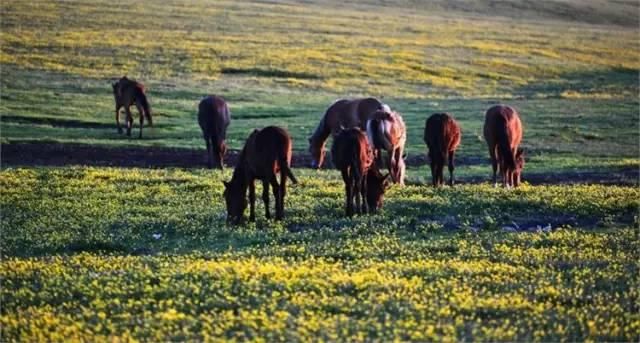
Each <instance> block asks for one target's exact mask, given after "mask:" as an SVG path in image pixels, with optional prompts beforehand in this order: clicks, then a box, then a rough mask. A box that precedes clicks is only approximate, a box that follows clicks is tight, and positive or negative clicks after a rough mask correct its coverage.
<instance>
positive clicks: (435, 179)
mask: <svg viewBox="0 0 640 343" xmlns="http://www.w3.org/2000/svg"><path fill="white" fill-rule="evenodd" d="M429 166H430V167H431V184H432V185H433V187H436V186H437V185H438V177H437V175H438V174H437V170H438V165H437V163H436V162H435V161H434V160H433V159H431V163H430V164H429Z"/></svg>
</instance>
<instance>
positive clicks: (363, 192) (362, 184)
mask: <svg viewBox="0 0 640 343" xmlns="http://www.w3.org/2000/svg"><path fill="white" fill-rule="evenodd" d="M360 194H361V196H362V209H361V211H362V213H368V212H369V211H368V208H369V204H367V176H366V173H365V176H363V177H362V180H360Z"/></svg>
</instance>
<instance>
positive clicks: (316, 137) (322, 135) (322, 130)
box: [311, 114, 331, 148]
mask: <svg viewBox="0 0 640 343" xmlns="http://www.w3.org/2000/svg"><path fill="white" fill-rule="evenodd" d="M325 119H326V114H325V117H323V118H322V120H320V123H319V124H318V127H316V130H315V131H314V132H313V134H312V135H311V144H312V145H313V146H316V145H319V147H320V148H323V147H324V144H325V142H326V141H327V138H328V137H329V134H330V133H331V130H330V129H329V128H328V127H327V125H326V123H325Z"/></svg>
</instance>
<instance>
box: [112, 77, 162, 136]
mask: <svg viewBox="0 0 640 343" xmlns="http://www.w3.org/2000/svg"><path fill="white" fill-rule="evenodd" d="M111 86H112V87H113V96H114V98H115V101H116V125H117V127H118V133H122V128H121V127H120V108H122V107H124V110H125V112H126V114H127V119H126V120H127V136H131V126H133V116H132V115H131V111H130V110H129V107H131V105H136V108H137V109H138V113H139V114H140V135H139V138H142V125H143V124H144V117H147V120H148V121H149V126H153V120H152V118H151V106H149V100H148V99H147V96H146V94H145V92H144V85H143V84H142V83H140V82H137V81H135V80H129V79H128V78H127V77H126V76H123V77H122V78H120V80H118V82H115V83H112V84H111Z"/></svg>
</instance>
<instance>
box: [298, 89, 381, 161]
mask: <svg viewBox="0 0 640 343" xmlns="http://www.w3.org/2000/svg"><path fill="white" fill-rule="evenodd" d="M385 109H386V110H387V111H388V110H389V106H387V105H385V104H383V103H382V102H380V101H379V100H378V99H375V98H362V99H353V100H348V99H340V100H337V101H335V102H334V103H333V104H331V106H329V108H328V109H327V111H326V112H325V114H324V116H323V117H322V119H321V120H320V123H319V124H318V126H317V127H316V130H315V131H314V132H313V134H312V135H311V137H309V153H311V158H312V160H311V168H317V169H320V168H321V167H322V164H323V162H324V159H325V150H324V147H325V143H326V141H327V138H328V137H329V135H330V134H333V135H334V136H335V134H336V133H337V132H338V131H339V130H340V128H341V127H344V128H352V127H359V128H361V129H362V130H364V129H365V125H366V122H367V119H368V118H369V116H370V115H371V114H372V113H374V112H376V111H379V110H385Z"/></svg>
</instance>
